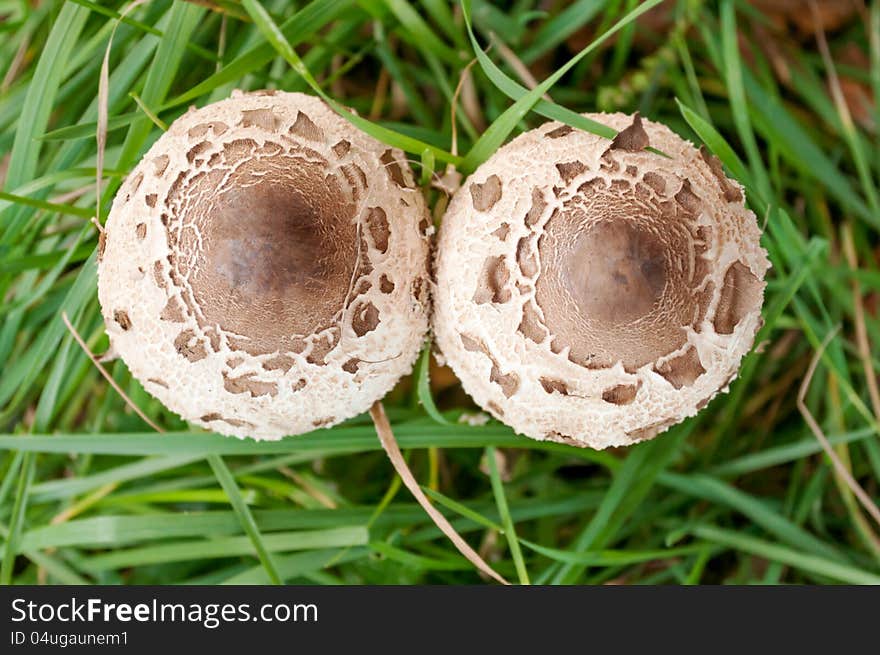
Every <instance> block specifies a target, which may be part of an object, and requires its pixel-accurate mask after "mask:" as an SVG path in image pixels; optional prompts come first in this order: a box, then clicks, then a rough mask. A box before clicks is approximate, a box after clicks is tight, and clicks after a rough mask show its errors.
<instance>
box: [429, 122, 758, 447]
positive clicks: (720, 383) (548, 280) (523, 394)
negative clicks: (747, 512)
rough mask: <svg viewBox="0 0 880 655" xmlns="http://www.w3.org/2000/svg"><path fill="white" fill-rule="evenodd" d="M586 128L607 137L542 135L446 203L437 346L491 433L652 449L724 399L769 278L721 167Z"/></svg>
mask: <svg viewBox="0 0 880 655" xmlns="http://www.w3.org/2000/svg"><path fill="white" fill-rule="evenodd" d="M587 116H589V117H590V118H593V119H595V120H597V121H599V122H602V123H605V124H606V125H609V126H611V127H613V128H615V129H617V130H621V132H620V134H619V135H618V136H617V138H615V139H614V140H613V141H609V140H608V139H604V138H602V137H599V136H596V135H594V134H590V133H588V132H584V131H581V130H575V129H573V128H571V127H569V126H566V125H563V124H561V123H555V122H554V123H547V124H545V125H543V126H541V127H540V128H537V129H535V130H531V131H529V132H526V133H525V134H522V135H521V136H519V137H517V138H516V139H514V140H513V141H512V142H511V143H509V144H508V145H506V146H505V147H503V148H501V149H500V150H499V151H498V152H497V153H495V155H494V156H493V157H492V158H491V159H489V160H488V161H487V162H486V163H484V164H483V165H482V166H480V168H479V169H478V170H477V171H476V172H475V173H474V174H473V175H472V176H471V177H470V178H469V179H468V181H467V182H466V183H465V185H464V186H463V187H462V188H461V189H460V190H459V192H458V193H457V194H456V196H455V198H453V200H452V202H451V203H450V206H449V210H448V211H447V212H446V215H445V217H444V219H443V225H442V228H441V232H440V242H439V246H438V253H437V260H436V273H437V284H436V291H435V293H436V296H435V319H434V331H435V333H436V339H437V343H438V345H439V347H440V349H441V350H442V352H443V355H444V356H445V358H446V360H447V361H448V362H449V364H450V365H451V366H452V369H453V370H454V371H455V373H456V374H457V375H458V377H459V378H460V379H461V381H462V384H463V385H464V388H465V390H466V391H467V392H468V393H469V394H470V395H471V396H472V397H473V398H474V400H476V402H477V403H479V404H480V405H481V406H482V407H483V408H485V409H486V410H488V411H489V412H491V413H492V414H493V415H494V416H495V417H496V418H498V419H499V420H501V421H504V422H505V423H507V424H508V425H510V426H511V427H513V428H514V429H515V430H517V431H518V432H520V433H522V434H525V435H527V436H529V437H532V438H534V439H539V440H544V439H549V440H553V441H561V442H565V443H571V444H574V445H578V446H592V447H594V448H604V447H607V446H617V445H625V444H631V443H634V442H637V441H642V440H644V439H649V438H651V437H653V436H655V435H656V434H657V433H659V432H662V431H663V430H665V429H666V428H667V427H669V426H670V425H673V424H674V423H677V422H678V421H681V420H682V419H683V418H685V417H686V416H691V415H693V414H695V413H696V412H697V411H698V410H699V409H701V408H702V407H704V406H705V405H706V404H707V403H708V402H709V400H710V399H711V398H712V397H713V396H714V395H715V394H716V393H717V392H718V390H719V389H726V387H727V385H728V383H729V382H730V381H731V380H732V379H733V378H734V377H735V375H736V372H737V369H738V367H739V363H740V359H741V358H742V356H743V355H744V354H745V353H746V352H747V351H748V350H749V348H750V347H751V345H752V342H753V340H754V336H755V332H756V331H757V329H758V327H759V326H760V324H761V315H760V310H761V303H762V301H763V292H764V281H763V278H764V274H765V272H766V271H767V269H768V268H769V262H768V261H767V258H766V255H765V253H764V251H763V250H762V249H761V247H760V244H759V239H760V231H759V229H758V226H757V223H756V221H755V216H754V214H753V213H752V212H750V211H749V210H747V209H746V208H745V206H744V205H743V194H742V189H741V187H740V186H739V185H738V184H736V183H735V182H732V181H731V180H729V179H727V177H725V175H724V173H723V172H722V169H721V164H720V162H719V161H718V160H717V159H716V158H714V157H711V156H710V155H709V154H708V153H707V152H705V151H698V150H696V149H695V148H694V147H693V146H692V145H691V144H690V143H688V142H687V141H684V140H683V139H681V138H680V137H678V136H677V135H675V134H674V133H673V132H671V131H670V130H669V129H668V128H666V127H665V126H663V125H660V124H657V123H652V122H650V121H642V120H641V119H640V118H639V117H638V115H636V116H635V117H629V116H625V115H623V114H587ZM649 145H650V146H653V147H654V148H657V149H659V150H661V151H663V152H664V153H666V154H668V155H669V157H670V158H666V157H662V156H660V155H658V154H655V153H652V152H650V151H646V150H644V148H646V147H647V146H649Z"/></svg>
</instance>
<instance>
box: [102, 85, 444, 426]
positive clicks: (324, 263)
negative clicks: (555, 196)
mask: <svg viewBox="0 0 880 655" xmlns="http://www.w3.org/2000/svg"><path fill="white" fill-rule="evenodd" d="M429 228H430V222H429V218H428V214H427V209H426V207H425V203H424V200H423V198H422V195H421V193H420V192H419V190H418V189H417V188H416V187H415V184H414V183H413V179H412V174H411V172H410V169H409V166H408V165H407V163H406V161H405V159H404V158H403V155H402V153H401V152H400V151H397V150H394V149H391V148H388V147H387V146H385V145H383V144H381V143H379V142H378V141H376V140H375V139H373V138H371V137H370V136H368V135H366V134H364V133H362V132H360V131H359V130H357V129H355V128H354V127H352V126H351V124H350V123H348V122H347V121H345V120H344V119H343V118H341V117H340V116H338V115H337V114H335V113H334V112H333V111H332V110H331V109H330V108H329V107H328V106H327V105H326V104H324V103H323V102H322V101H320V100H318V99H316V98H313V97H310V96H306V95H303V94H299V93H281V92H261V93H256V94H241V93H233V96H232V98H230V99H228V100H224V101H221V102H218V103H215V104H212V105H209V106H207V107H203V108H202V109H198V110H190V111H189V112H188V113H187V114H186V115H184V116H182V117H180V118H179V119H178V120H177V121H175V122H174V124H173V125H172V126H171V127H170V129H169V130H168V131H167V132H166V133H165V134H164V135H163V136H162V137H161V138H160V139H159V140H158V141H157V142H156V143H155V145H154V146H153V147H152V148H151V149H150V151H149V152H148V153H147V154H146V156H145V157H144V158H143V160H142V161H141V162H140V164H139V165H138V166H137V168H135V169H134V170H133V171H132V173H131V174H130V175H129V177H128V179H127V180H126V182H125V183H124V184H123V185H122V187H121V188H120V190H119V192H118V194H117V195H116V199H115V200H114V203H113V208H112V211H111V212H110V216H109V218H108V221H107V228H106V240H105V244H104V250H103V252H102V253H101V256H100V261H99V265H98V296H99V299H100V302H101V307H102V310H103V314H104V320H105V321H106V324H107V333H108V334H109V336H110V340H111V344H112V347H113V348H114V349H115V350H116V352H118V353H119V355H120V356H121V357H122V358H123V360H125V363H126V364H127V365H128V367H129V369H130V370H131V372H132V374H133V375H134V376H135V377H136V378H137V379H138V380H140V381H141V383H142V384H143V385H144V387H145V388H146V389H147V391H149V392H150V393H152V394H153V395H155V396H156V397H157V398H158V399H159V400H161V401H162V402H163V403H164V404H165V405H166V406H168V407H169V408H171V409H172V410H174V411H175V412H177V413H178V414H180V415H181V416H182V417H183V418H185V419H187V420H189V421H193V422H194V423H198V424H200V425H203V426H205V427H208V428H210V429H212V430H215V431H217V432H221V433H224V434H229V435H236V436H250V437H254V438H257V439H278V438H280V437H282V436H284V435H286V434H298V433H301V432H306V431H309V430H312V429H314V428H316V427H323V426H329V425H333V424H335V423H338V422H339V421H342V420H344V419H346V418H349V417H351V416H354V415H356V414H358V413H360V412H362V411H365V410H366V409H368V408H369V406H370V405H371V404H372V403H373V402H374V401H375V400H377V399H379V398H381V397H382V396H383V395H384V394H385V393H387V392H388V390H389V389H391V387H392V386H394V384H395V383H396V382H397V380H398V379H399V378H400V377H401V376H402V375H404V374H406V373H407V372H409V371H410V369H411V368H412V364H413V362H414V360H415V358H416V356H417V355H418V352H419V348H420V346H421V344H422V340H423V338H424V335H425V332H426V330H427V321H428V298H427V296H428V293H427V292H428V282H427V278H426V275H427V273H426V270H427V266H426V262H427V256H428V241H427V236H426V232H427V231H428V229H429Z"/></svg>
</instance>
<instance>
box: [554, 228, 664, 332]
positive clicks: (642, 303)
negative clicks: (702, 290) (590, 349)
mask: <svg viewBox="0 0 880 655" xmlns="http://www.w3.org/2000/svg"><path fill="white" fill-rule="evenodd" d="M664 255H665V253H664V251H663V248H662V245H661V243H660V242H659V241H658V239H657V238H656V236H655V235H653V234H651V233H650V231H649V230H646V229H645V228H644V226H641V225H639V224H637V223H635V222H632V221H627V220H617V221H609V220H603V221H599V222H597V223H594V224H593V225H592V226H591V227H590V228H589V229H587V230H586V231H585V232H584V233H583V234H582V235H581V236H580V237H579V238H578V239H577V241H576V242H575V243H574V247H573V248H572V249H571V250H570V251H569V252H567V253H564V254H563V257H562V262H561V263H562V271H561V273H562V274H561V276H560V279H561V280H562V282H563V283H564V284H565V287H566V290H567V291H568V293H569V295H570V296H571V297H572V299H573V300H574V301H575V303H576V304H577V309H578V311H579V312H580V313H581V314H584V315H586V316H590V317H592V318H593V319H594V320H596V321H597V322H600V323H604V324H606V325H608V326H609V327H613V326H616V325H622V324H626V323H630V322H632V321H636V320H638V319H640V318H642V317H643V316H645V315H647V314H648V313H650V311H651V309H652V308H653V307H654V305H655V304H656V303H657V301H658V300H659V298H660V294H661V293H662V291H663V287H664V285H665V284H666V259H665V256H664Z"/></svg>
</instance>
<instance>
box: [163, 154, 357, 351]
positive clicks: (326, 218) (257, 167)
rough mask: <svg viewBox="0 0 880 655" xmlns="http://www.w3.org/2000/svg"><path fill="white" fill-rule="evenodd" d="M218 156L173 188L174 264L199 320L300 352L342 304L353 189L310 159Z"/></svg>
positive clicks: (352, 246) (251, 343)
mask: <svg viewBox="0 0 880 655" xmlns="http://www.w3.org/2000/svg"><path fill="white" fill-rule="evenodd" d="M224 163H225V164H226V165H227V166H222V167H219V168H215V169H214V170H212V171H211V173H210V174H208V175H204V174H203V175H201V176H199V175H196V176H194V177H193V178H191V179H190V180H188V184H186V185H185V186H184V187H183V188H182V189H181V191H180V193H179V200H180V206H179V209H178V210H177V211H176V212H175V214H176V219H177V220H175V221H173V222H172V223H171V229H170V230H169V234H170V235H171V236H172V239H171V241H172V242H174V241H176V245H177V255H176V256H177V259H178V262H177V267H178V270H179V272H180V273H181V274H182V275H184V276H185V277H186V278H187V279H188V281H189V286H190V287H191V289H192V293H193V296H194V298H195V302H196V304H197V305H198V313H200V314H201V315H202V316H203V317H204V320H205V321H207V323H209V324H211V325H219V326H220V327H221V329H223V330H225V331H226V332H229V333H231V334H234V335H239V336H241V337H243V341H244V347H246V348H247V350H249V351H251V352H255V353H259V352H275V351H281V352H285V351H291V350H294V351H299V350H301V349H302V339H301V337H303V336H307V335H310V334H313V333H315V332H317V331H320V330H322V329H326V328H327V327H329V326H331V325H332V324H333V323H334V321H336V320H337V319H338V315H339V312H340V311H341V310H342V309H343V308H344V307H345V304H346V300H347V298H348V295H349V292H350V286H351V282H352V279H353V275H354V272H355V268H356V266H357V262H358V252H357V250H358V236H357V229H356V224H355V222H354V219H353V215H354V205H353V204H352V203H351V201H350V200H346V199H347V198H349V199H350V197H351V195H350V193H346V192H345V190H344V188H343V187H344V184H345V183H344V182H342V183H340V180H339V179H337V178H336V177H335V176H333V175H326V169H325V167H324V166H323V165H322V163H321V162H315V161H312V158H309V159H305V158H301V157H298V156H295V155H290V154H275V155H273V156H268V157H253V156H251V157H250V158H247V159H244V160H243V161H226V162H224ZM175 236H176V239H174V237H175Z"/></svg>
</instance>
